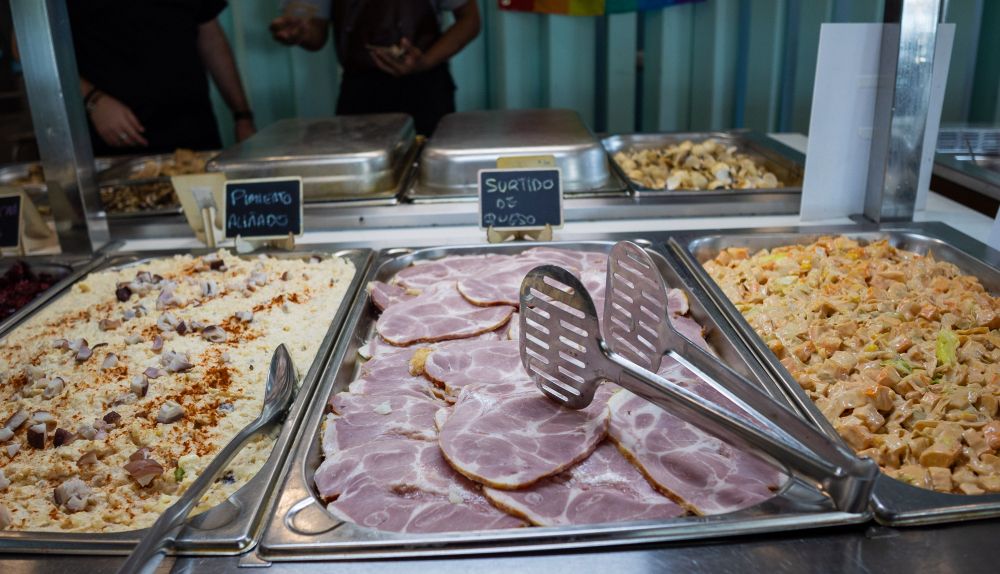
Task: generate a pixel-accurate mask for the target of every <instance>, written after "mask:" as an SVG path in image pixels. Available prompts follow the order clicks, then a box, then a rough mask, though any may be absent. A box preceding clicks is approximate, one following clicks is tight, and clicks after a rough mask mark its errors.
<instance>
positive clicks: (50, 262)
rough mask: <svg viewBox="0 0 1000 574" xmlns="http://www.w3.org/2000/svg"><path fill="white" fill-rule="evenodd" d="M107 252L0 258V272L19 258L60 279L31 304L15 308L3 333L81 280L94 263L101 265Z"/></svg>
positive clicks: (1, 324)
mask: <svg viewBox="0 0 1000 574" xmlns="http://www.w3.org/2000/svg"><path fill="white" fill-rule="evenodd" d="M103 260H104V257H103V256H98V257H96V258H91V257H85V256H84V257H73V256H63V255H54V256H53V255H39V256H29V257H5V258H3V259H0V275H2V274H4V273H6V272H7V270H9V269H10V268H11V266H13V265H14V263H15V262H17V261H24V262H25V263H27V264H28V268H29V269H31V270H32V271H34V272H37V273H48V274H50V275H52V276H53V278H55V279H56V282H55V283H53V284H52V286H51V287H49V288H48V289H46V290H45V291H42V292H41V293H39V294H38V296H37V297H35V298H34V299H32V300H31V301H30V302H29V303H28V304H27V305H25V306H24V307H21V308H20V309H18V310H17V311H15V312H14V313H13V314H12V315H10V316H9V317H7V318H6V319H3V320H0V333H3V334H6V333H7V332H8V331H9V330H10V329H11V328H12V327H14V326H15V325H18V324H20V323H21V321H23V320H24V319H25V317H28V316H29V315H31V314H32V313H34V312H35V310H37V309H39V308H40V307H42V306H44V305H45V303H46V302H47V301H48V300H49V299H50V298H52V297H53V296H54V295H56V294H58V293H61V292H62V291H63V290H64V289H66V288H67V287H69V286H70V285H72V284H73V283H75V282H76V281H78V280H79V279H80V278H81V277H83V276H84V275H86V274H87V273H89V272H90V271H91V270H92V269H93V268H94V267H97V266H98V265H100V263H101V261H103Z"/></svg>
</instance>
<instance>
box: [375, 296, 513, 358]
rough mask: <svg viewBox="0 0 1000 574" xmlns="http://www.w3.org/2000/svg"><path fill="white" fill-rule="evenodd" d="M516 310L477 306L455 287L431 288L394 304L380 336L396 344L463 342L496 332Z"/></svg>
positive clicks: (380, 323) (384, 317)
mask: <svg viewBox="0 0 1000 574" xmlns="http://www.w3.org/2000/svg"><path fill="white" fill-rule="evenodd" d="M513 312H514V308H513V307H509V306H507V305H502V306H496V307H477V306H476V305H473V304H471V303H469V302H468V301H466V300H465V298H463V297H462V295H461V294H460V293H459V292H458V291H457V290H456V289H455V287H454V286H452V285H441V286H437V287H435V288H433V289H428V290H427V291H425V292H424V293H421V294H420V296H419V297H415V298H413V299H410V300H408V301H403V302H400V303H397V304H395V305H392V306H391V307H389V308H388V309H386V311H385V312H384V313H382V316H381V317H379V318H378V322H377V323H376V324H375V328H376V330H377V331H378V334H379V335H381V336H382V338H384V339H385V340H386V341H387V342H389V343H391V344H393V345H411V344H413V343H423V342H434V341H444V340H448V339H463V338H466V337H472V336H475V335H479V334H480V333H485V332H488V331H493V330H496V329H497V328H499V327H501V326H502V325H504V324H506V323H507V321H508V320H509V319H510V316H511V313H513Z"/></svg>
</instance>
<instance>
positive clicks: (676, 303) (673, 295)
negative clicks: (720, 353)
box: [667, 289, 715, 354]
mask: <svg viewBox="0 0 1000 574" xmlns="http://www.w3.org/2000/svg"><path fill="white" fill-rule="evenodd" d="M690 309H691V307H690V306H689V305H688V298H687V293H685V292H684V291H681V290H680V289H671V290H670V291H668V292H667V316H668V317H670V324H671V325H672V326H673V328H674V329H676V330H677V332H678V333H680V334H681V335H683V336H684V337H685V338H686V339H688V340H689V341H691V342H692V343H694V344H696V345H698V346H699V347H701V348H702V349H705V350H706V351H708V352H709V353H712V354H715V351H713V350H712V347H711V345H709V344H708V341H706V340H705V329H704V328H703V327H702V326H701V325H699V324H698V322H697V321H695V320H694V319H692V318H690V317H688V316H687V314H688V311H690Z"/></svg>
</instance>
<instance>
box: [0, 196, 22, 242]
mask: <svg viewBox="0 0 1000 574" xmlns="http://www.w3.org/2000/svg"><path fill="white" fill-rule="evenodd" d="M20 244H21V195H20V194H17V195H5V196H3V197H0V247H17V246H18V245H20Z"/></svg>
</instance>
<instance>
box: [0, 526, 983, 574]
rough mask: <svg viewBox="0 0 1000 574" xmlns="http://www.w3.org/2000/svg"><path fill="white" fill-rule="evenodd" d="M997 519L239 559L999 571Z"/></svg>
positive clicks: (188, 562) (545, 568) (345, 567)
mask: <svg viewBox="0 0 1000 574" xmlns="http://www.w3.org/2000/svg"><path fill="white" fill-rule="evenodd" d="M998 531H1000V521H997V520H993V521H984V522H975V523H970V524H965V525H958V526H942V527H936V528H923V529H912V528H910V529H895V528H886V527H881V526H858V527H853V528H843V529H839V530H835V531H833V530H823V531H821V532H809V531H804V532H798V533H795V534H792V535H785V536H769V537H758V538H742V539H729V540H718V541H715V542H712V543H708V544H698V545H693V546H681V545H657V546H645V547H637V548H631V549H627V550H613V551H603V552H584V551H578V552H567V553H548V554H541V553H539V554H527V555H519V556H488V555H487V556H470V557H463V558H453V559H431V560H427V559H425V560H405V561H403V560H371V561H353V562H337V563H336V564H330V563H325V562H285V563H273V564H270V565H267V564H261V563H253V562H250V561H245V566H257V567H263V566H268V567H267V569H266V570H256V571H257V572H267V573H268V574H312V573H320V572H323V573H326V572H337V573H338V574H340V573H344V574H368V573H371V572H389V571H392V572H434V573H435V574H459V573H463V574H464V573H468V572H501V571H502V572H509V573H515V572H516V573H518V574H522V573H535V572H537V573H539V574H552V573H553V572H573V573H574V574H577V573H584V572H601V573H620V572H622V573H623V572H629V573H633V572H683V573H691V574H695V573H706V574H719V573H723V572H734V573H736V572H738V573H741V574H743V573H746V574H750V573H755V572H761V573H766V574H778V573H784V572H789V573H793V572H794V573H796V574H809V573H814V572H815V573H817V574H820V573H822V574H827V573H830V572H872V573H881V572H961V573H962V574H975V573H978V572H996V570H997V567H996V563H997V559H998V555H1000V550H998V549H997V545H996V543H995V540H996V536H997V532H998ZM37 558H38V557H36V556H22V555H11V556H6V557H0V570H2V571H3V572H5V573H6V574H27V573H35V572H43V571H44V572H87V573H88V574H90V573H92V574H100V573H104V572H108V573H113V572H115V570H116V569H117V567H118V565H119V564H121V561H122V559H121V558H115V557H93V558H86V557H64V556H58V557H56V556H53V557H51V558H47V559H46V560H45V562H44V563H42V562H38V561H37ZM158 571H159V572H176V573H187V572H214V573H220V574H222V573H233V574H239V573H246V572H254V570H248V569H246V568H245V567H241V564H240V561H239V560H238V559H236V558H182V559H178V560H176V561H172V560H171V561H170V562H165V563H164V564H163V565H162V566H161V569H160V570H158Z"/></svg>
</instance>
